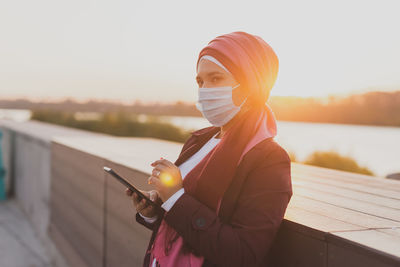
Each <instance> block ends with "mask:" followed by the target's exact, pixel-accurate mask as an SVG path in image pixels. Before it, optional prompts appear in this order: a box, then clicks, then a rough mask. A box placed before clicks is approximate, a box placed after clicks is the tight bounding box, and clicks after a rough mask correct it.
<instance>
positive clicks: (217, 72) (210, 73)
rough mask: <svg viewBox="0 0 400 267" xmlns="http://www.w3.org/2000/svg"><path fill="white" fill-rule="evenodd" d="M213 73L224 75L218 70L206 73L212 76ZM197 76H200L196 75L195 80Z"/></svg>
mask: <svg viewBox="0 0 400 267" xmlns="http://www.w3.org/2000/svg"><path fill="white" fill-rule="evenodd" d="M214 74H222V75H224V73H222V72H219V71H212V72H209V73H207V76H212V75H214ZM198 78H200V77H199V75H197V76H196V80H197V79H198Z"/></svg>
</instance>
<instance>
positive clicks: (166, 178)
mask: <svg viewBox="0 0 400 267" xmlns="http://www.w3.org/2000/svg"><path fill="white" fill-rule="evenodd" d="M160 180H161V182H162V183H163V184H165V185H166V186H173V185H174V179H173V177H172V176H171V175H170V174H169V173H164V172H163V173H161V174H160Z"/></svg>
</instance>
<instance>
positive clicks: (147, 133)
mask: <svg viewBox="0 0 400 267" xmlns="http://www.w3.org/2000/svg"><path fill="white" fill-rule="evenodd" d="M31 119H32V120H38V121H43V122H48V123H53V124H58V125H62V126H67V127H72V128H78V129H82V130H87V131H92V132H98V133H105V134H110V135H114V136H124V137H152V138H157V139H164V140H169V141H175V142H180V143H183V142H184V141H185V140H186V139H187V138H189V136H190V132H189V131H185V130H183V129H181V128H179V127H176V126H174V125H172V124H169V123H165V122H162V121H160V120H159V119H157V118H156V117H151V118H149V119H148V120H147V121H145V122H141V121H140V120H139V119H138V117H137V115H135V114H130V113H126V112H122V111H117V112H104V113H102V115H101V116H100V117H99V119H96V120H93V119H87V120H85V119H77V118H76V113H75V112H66V111H55V110H45V109H41V110H34V111H33V112H32V117H31Z"/></svg>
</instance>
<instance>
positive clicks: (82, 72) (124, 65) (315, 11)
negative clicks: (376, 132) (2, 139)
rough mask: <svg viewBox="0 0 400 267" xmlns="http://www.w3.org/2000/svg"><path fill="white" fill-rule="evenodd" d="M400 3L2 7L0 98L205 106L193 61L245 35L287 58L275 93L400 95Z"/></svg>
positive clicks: (39, 1)
mask: <svg viewBox="0 0 400 267" xmlns="http://www.w3.org/2000/svg"><path fill="white" fill-rule="evenodd" d="M399 10H400V2H399V1H398V0H393V1H388V0H376V1H366V0H363V1H353V0H345V1H338V0H335V1H330V2H329V3H328V1H321V0H319V1H317V0H315V1H305V0H302V1H283V0H279V1H248V0H246V1H244V0H243V1H232V0H228V1H216V0H213V1H208V0H202V1H189V0H186V1H170V0H169V1H165V0H163V1H143V0H141V1H134V0H129V1H128V0H126V1H121V0H109V1H87V0H65V1H56V0H36V1H32V0H8V1H7V0H0V99H1V98H14V97H30V98H32V99H33V100H40V99H49V100H51V99H59V98H62V97H72V98H75V99H80V100H86V99H89V98H96V99H109V100H123V101H134V100H136V99H140V100H142V101H144V102H149V101H168V102H169V101H176V100H183V101H193V102H194V101H196V98H197V84H196V82H195V75H196V72H195V63H196V60H197V56H198V53H199V52H200V50H201V49H202V48H203V47H204V46H205V45H207V43H208V42H209V41H210V40H211V39H213V38H215V37H216V36H218V35H221V34H224V33H229V32H232V31H237V30H240V31H246V32H249V33H252V34H255V35H258V36H260V37H262V38H263V39H264V40H265V41H266V42H267V43H269V44H270V45H271V46H272V48H273V49H274V50H275V52H276V53H277V55H278V57H279V62H280V70H279V74H278V79H277V82H276V84H275V86H274V87H273V89H272V92H271V95H296V96H327V95H329V94H342V95H343V94H347V93H358V92H363V91H366V90H394V89H398V90H400V34H399V30H400V16H399Z"/></svg>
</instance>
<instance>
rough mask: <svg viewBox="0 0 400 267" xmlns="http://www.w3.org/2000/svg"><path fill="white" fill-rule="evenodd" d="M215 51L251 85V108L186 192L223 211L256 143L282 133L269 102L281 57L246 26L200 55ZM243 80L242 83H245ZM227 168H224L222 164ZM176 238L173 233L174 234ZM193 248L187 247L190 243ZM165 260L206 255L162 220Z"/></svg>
mask: <svg viewBox="0 0 400 267" xmlns="http://www.w3.org/2000/svg"><path fill="white" fill-rule="evenodd" d="M204 55H210V56H212V57H214V58H215V59H217V60H218V62H220V63H221V64H222V65H223V66H225V68H226V69H228V70H229V72H231V73H232V75H233V76H234V77H235V79H236V80H237V81H238V82H239V83H240V84H241V85H242V86H243V87H245V88H246V90H247V93H248V100H247V101H251V104H252V105H251V108H250V109H249V110H247V111H245V112H244V113H243V114H242V115H241V116H240V117H239V119H238V121H237V122H236V123H235V124H234V125H233V126H232V127H231V128H230V129H229V131H227V132H226V134H225V135H224V136H223V138H222V139H221V141H220V142H219V143H218V144H217V145H216V146H215V147H214V148H213V149H212V150H211V151H210V153H208V154H207V155H206V156H205V157H204V158H203V159H202V160H201V161H200V162H199V163H198V164H197V165H196V166H195V167H194V168H193V169H192V170H191V171H190V172H189V173H188V174H187V175H186V176H185V179H184V180H183V187H184V189H185V192H186V193H188V194H190V195H192V196H193V197H195V198H196V199H197V200H199V201H200V202H202V203H203V204H204V205H206V206H208V207H209V208H211V209H213V210H215V212H216V214H218V213H219V208H220V205H221V199H222V197H223V194H224V192H225V191H226V189H227V188H228V186H229V185H230V183H231V181H232V179H233V177H234V175H235V172H236V167H237V166H238V165H239V163H240V162H241V160H242V159H243V157H244V156H245V154H246V153H247V152H248V151H249V150H250V149H251V148H252V147H254V146H255V145H256V144H258V143H259V142H261V141H263V140H264V139H266V138H272V137H274V136H276V134H277V127H276V121H275V116H274V114H273V112H272V110H271V109H270V108H269V106H268V105H267V104H266V101H267V100H268V97H269V93H270V90H271V89H272V87H273V85H274V83H275V80H276V78H277V74H278V67H279V62H278V57H277V56H276V54H275V53H274V51H273V50H272V48H271V47H270V46H269V45H268V44H267V43H266V42H265V41H264V40H263V39H262V38H260V37H258V36H255V35H251V34H249V33H246V32H241V31H237V32H232V33H229V34H225V35H221V36H218V37H216V38H215V39H213V40H211V41H210V42H209V43H208V45H207V46H206V47H204V48H203V49H202V50H201V51H200V53H199V57H198V60H197V64H198V63H199V61H200V58H201V57H202V56H204ZM242 86H241V87H242ZM222 165H223V166H224V168H221V166H222ZM172 235H173V236H174V238H172V239H171V238H170V237H171V236H172ZM185 247H186V249H187V248H188V249H189V250H190V249H191V252H190V253H185V251H186V249H184V248H185ZM150 258H151V262H152V261H153V259H154V258H156V259H157V261H158V262H159V263H160V264H161V266H163V267H164V266H188V265H189V266H201V265H202V263H203V261H204V257H203V256H201V255H199V254H197V253H196V252H195V251H194V250H193V249H192V248H190V246H189V244H187V243H185V242H184V240H183V238H182V237H181V236H180V235H179V234H178V233H177V232H176V231H175V229H174V228H172V227H171V226H169V225H168V224H167V223H166V222H165V220H164V219H163V220H162V221H161V225H160V227H159V229H158V232H157V235H156V238H155V240H154V243H153V246H152V250H151V257H150Z"/></svg>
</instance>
